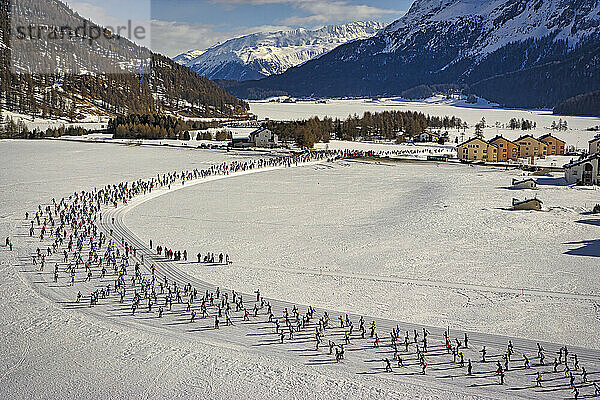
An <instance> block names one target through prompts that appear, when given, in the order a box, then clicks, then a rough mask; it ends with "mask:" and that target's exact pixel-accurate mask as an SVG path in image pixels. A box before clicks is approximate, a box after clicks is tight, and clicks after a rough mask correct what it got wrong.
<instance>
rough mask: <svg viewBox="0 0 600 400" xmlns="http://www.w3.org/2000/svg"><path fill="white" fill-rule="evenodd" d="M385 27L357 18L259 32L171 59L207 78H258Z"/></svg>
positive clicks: (368, 35)
mask: <svg viewBox="0 0 600 400" xmlns="http://www.w3.org/2000/svg"><path fill="white" fill-rule="evenodd" d="M384 26H385V25H384V24H382V23H380V22H375V21H357V22H352V23H348V24H342V25H328V26H324V27H322V28H319V29H314V30H309V29H305V28H298V29H293V30H289V31H276V32H259V33H253V34H250V35H245V36H241V37H237V38H233V39H229V40H227V41H225V42H224V43H220V44H217V45H214V46H212V47H210V48H208V49H206V50H191V51H189V52H186V53H183V54H180V55H178V56H177V57H175V58H174V60H175V61H176V62H179V63H180V64H183V65H185V66H187V67H188V68H190V69H191V70H193V71H194V72H196V73H198V74H199V75H202V76H206V77H208V78H209V79H230V80H238V81H244V80H253V79H260V78H264V77H266V76H271V75H274V74H280V73H283V72H285V71H286V70H287V69H289V68H291V67H294V66H297V65H301V64H303V63H305V62H306V61H309V60H311V59H314V58H317V57H319V56H321V55H322V54H324V53H326V52H328V51H330V50H332V49H334V48H335V47H337V46H339V45H341V44H344V43H348V42H349V41H353V40H357V39H364V38H366V37H370V36H373V35H375V34H376V33H377V32H378V31H379V30H381V29H383V28H384Z"/></svg>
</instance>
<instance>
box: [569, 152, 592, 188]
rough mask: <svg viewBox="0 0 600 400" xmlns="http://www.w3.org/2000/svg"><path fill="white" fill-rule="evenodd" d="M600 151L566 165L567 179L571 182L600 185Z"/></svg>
mask: <svg viewBox="0 0 600 400" xmlns="http://www.w3.org/2000/svg"><path fill="white" fill-rule="evenodd" d="M599 163H600V153H595V154H591V155H589V156H587V157H585V158H582V159H581V160H577V161H574V162H571V163H569V164H567V165H565V179H566V180H567V182H568V183H569V184H577V185H600V166H599V165H598V164H599Z"/></svg>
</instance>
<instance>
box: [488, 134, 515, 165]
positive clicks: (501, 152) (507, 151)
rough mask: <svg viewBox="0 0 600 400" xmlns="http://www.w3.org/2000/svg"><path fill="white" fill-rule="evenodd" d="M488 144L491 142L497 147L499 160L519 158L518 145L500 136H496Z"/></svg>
mask: <svg viewBox="0 0 600 400" xmlns="http://www.w3.org/2000/svg"><path fill="white" fill-rule="evenodd" d="M490 144H493V145H495V146H496V147H497V148H498V161H499V162H504V161H508V160H514V161H517V159H518V158H519V146H518V145H517V144H515V143H513V142H511V141H510V140H508V139H506V138H504V137H502V136H496V137H495V138H493V139H492V140H490Z"/></svg>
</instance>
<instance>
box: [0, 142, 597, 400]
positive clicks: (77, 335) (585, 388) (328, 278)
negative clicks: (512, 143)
mask: <svg viewBox="0 0 600 400" xmlns="http://www.w3.org/2000/svg"><path fill="white" fill-rule="evenodd" d="M0 154H2V155H3V159H4V160H5V163H3V165H2V166H1V167H0V187H2V191H1V192H0V204H1V205H2V207H1V208H0V231H1V232H3V233H4V232H6V234H5V235H3V236H11V238H12V239H13V242H14V244H15V249H14V251H13V252H9V251H8V249H6V248H4V247H1V248H0V309H1V311H2V312H1V313H0V318H1V319H2V324H0V335H1V337H2V344H3V345H2V347H1V348H0V352H1V353H0V363H1V364H0V395H2V396H3V397H4V398H103V397H107V398H231V399H238V398H239V399H247V398H265V399H267V398H268V399H271V398H303V399H304V398H323V399H330V398H439V399H446V398H452V399H455V398H456V399H460V398H518V397H520V398H565V397H569V396H570V389H568V379H566V378H564V377H563V374H562V373H561V374H558V373H557V374H553V373H552V372H551V371H552V367H551V366H546V367H540V366H538V365H537V360H534V356H535V352H536V350H535V342H536V341H540V342H542V343H543V346H544V347H545V348H546V361H547V363H550V362H551V361H552V360H553V358H554V353H555V352H556V351H557V349H558V347H559V345H557V344H551V343H560V344H561V345H562V344H568V345H570V346H571V345H572V346H576V347H573V348H571V353H577V354H578V355H579V356H580V362H581V364H582V365H583V366H585V367H586V369H587V370H588V374H589V379H590V380H591V381H594V380H597V379H598V371H600V364H599V354H600V353H599V352H598V348H599V347H598V332H600V329H599V326H598V307H599V306H598V302H599V301H600V299H599V293H598V291H597V288H598V283H599V282H598V279H599V278H598V274H597V271H596V270H595V269H596V268H597V260H598V258H597V257H598V255H599V254H600V251H599V249H598V243H597V239H596V238H597V232H598V231H597V229H598V224H599V223H600V222H599V220H598V218H596V217H594V216H592V215H587V214H586V211H587V210H589V209H590V208H591V206H592V205H593V203H594V202H597V201H598V195H597V194H598V192H597V191H592V190H589V189H575V188H570V187H566V186H563V185H562V182H561V179H559V178H557V177H542V178H540V180H539V183H540V189H539V190H537V191H536V192H535V193H534V192H531V191H529V192H526V193H523V192H514V191H512V190H509V189H506V188H505V186H506V185H508V182H509V181H510V178H511V177H512V176H516V174H517V172H514V171H505V170H498V169H492V168H474V167H463V166H450V165H445V164H439V165H419V164H398V165H375V164H366V163H360V162H337V163H333V164H328V163H320V164H317V165H310V166H304V167H298V168H292V169H278V170H272V171H265V172H260V173H251V174H247V175H245V176H231V177H228V178H226V179H218V180H212V181H210V182H205V183H201V184H198V185H195V186H186V187H184V188H183V189H181V190H177V191H173V192H172V193H168V194H166V191H165V195H164V196H157V194H161V193H153V194H152V195H151V196H149V197H147V198H140V199H137V200H135V201H134V202H133V203H132V204H130V205H129V206H127V207H121V208H118V209H116V210H111V211H107V214H106V217H105V221H109V218H110V217H112V216H114V217H115V219H116V226H115V228H114V229H115V230H116V234H117V235H122V236H124V237H126V238H128V240H130V241H131V242H132V243H134V241H136V240H137V239H136V236H138V237H139V238H140V242H139V244H138V243H136V247H138V248H139V249H140V251H141V252H143V254H145V256H146V257H147V260H151V259H152V260H153V261H154V262H155V264H156V265H157V266H158V267H157V268H158V269H159V271H160V273H164V274H165V275H168V276H169V277H170V279H177V280H178V281H179V283H180V284H181V285H183V284H185V283H187V282H191V283H193V284H194V286H196V287H198V288H200V289H203V288H206V289H209V290H211V291H212V290H214V288H215V285H218V286H220V287H221V288H233V289H235V290H240V291H242V292H244V293H247V295H246V296H247V297H246V299H249V298H250V296H251V293H252V292H253V291H254V290H255V289H256V288H261V291H262V294H263V295H264V296H266V297H267V298H269V299H274V300H272V303H273V305H274V312H275V314H276V316H279V317H280V316H281V311H282V308H283V307H290V308H291V304H290V303H287V302H293V303H295V304H298V305H300V309H301V311H303V310H304V309H305V305H307V304H311V305H314V306H316V307H317V312H318V313H319V314H320V313H321V312H322V311H323V310H324V309H326V310H329V313H330V315H331V317H332V324H333V325H334V326H337V321H336V318H337V316H338V315H339V313H338V312H337V311H339V312H345V311H347V312H350V313H351V318H352V319H353V320H354V321H355V324H356V321H357V319H358V314H364V315H365V316H366V320H367V322H368V323H369V322H370V321H371V320H372V319H375V320H376V321H377V325H378V332H379V333H380V337H381V339H382V347H381V348H379V349H373V348H372V340H370V339H369V340H361V339H358V338H356V337H353V338H352V341H351V344H349V345H348V346H347V357H346V360H345V361H344V362H343V363H341V364H336V363H335V362H334V360H333V357H332V356H329V355H328V352H327V349H326V347H327V346H326V343H323V344H322V348H321V349H320V350H319V351H315V349H314V347H315V344H314V338H313V336H314V335H313V334H312V333H313V330H311V329H307V330H306V331H303V332H302V333H300V334H299V335H297V336H296V338H295V339H294V340H287V339H286V340H285V343H284V344H282V345H281V344H279V339H278V336H277V335H275V334H274V333H273V327H272V325H270V324H268V323H266V322H265V321H266V317H265V316H264V314H261V316H260V317H258V318H251V321H250V322H246V323H244V322H242V321H241V316H240V315H239V313H238V314H236V316H235V317H234V321H235V322H236V325H235V326H234V327H223V328H222V329H220V330H219V331H215V330H213V329H210V327H211V326H212V323H211V320H210V319H207V320H199V321H197V322H196V323H194V324H189V323H188V322H187V321H188V320H189V318H188V317H187V316H186V313H185V309H184V306H183V305H179V306H174V312H173V313H167V314H166V316H165V318H164V319H162V320H158V319H157V318H156V315H154V314H153V313H146V312H143V311H142V312H140V313H138V314H136V316H135V317H134V316H131V311H130V309H129V307H128V304H127V302H126V303H125V304H119V303H118V302H117V301H116V300H115V301H105V302H101V304H100V306H97V307H94V308H88V307H87V305H86V304H79V305H78V304H75V303H74V299H75V294H76V293H77V290H82V292H84V291H87V293H89V291H90V290H92V289H93V288H95V287H99V286H100V285H106V284H108V283H110V282H111V280H110V279H107V280H100V279H98V280H96V281H94V282H92V283H85V284H84V283H80V284H78V285H76V286H75V287H69V286H68V285H67V284H66V282H59V283H58V284H54V283H53V282H52V277H51V272H50V271H48V272H38V271H36V270H35V269H34V268H33V267H32V265H31V262H30V254H31V252H32V249H34V248H35V246H37V245H38V243H39V240H36V239H30V238H29V237H28V236H27V235H26V226H27V223H26V221H24V220H23V214H24V211H26V210H29V211H31V210H33V209H34V208H35V207H37V204H39V203H40V202H43V203H44V204H48V203H49V201H50V199H51V198H52V197H56V198H60V197H62V196H66V195H68V194H69V193H72V192H73V191H75V190H82V189H90V188H92V187H99V186H102V185H105V184H108V183H118V182H120V181H122V180H133V179H138V178H142V177H150V176H154V175H155V174H156V173H158V172H160V173H163V172H168V171H173V170H182V169H191V168H206V167H208V166H209V165H210V164H214V163H219V162H223V161H233V160H238V161H239V160H244V159H247V158H248V157H250V156H244V155H227V154H225V153H218V152H204V151H196V150H187V149H172V148H147V147H143V146H141V147H128V146H117V145H109V144H86V143H81V144H79V143H76V144H74V143H62V142H56V141H43V142H21V141H17V142H15V141H4V142H0ZM532 195H537V196H538V197H539V198H541V199H543V200H544V206H545V208H546V212H540V213H534V212H514V211H509V210H508V205H509V203H510V199H511V197H513V196H514V197H524V196H527V197H529V196H532ZM106 223H108V222H106ZM106 228H107V227H106ZM150 238H152V239H153V240H154V243H155V244H162V245H165V246H167V247H170V248H174V249H180V250H183V249H187V251H188V253H189V254H190V256H191V258H192V257H193V256H192V255H193V254H195V253H197V252H200V251H202V252H203V253H204V252H207V251H214V252H220V251H223V252H227V253H228V254H230V255H231V256H232V258H233V260H234V263H233V264H232V265H230V266H227V267H225V266H208V265H205V264H198V263H192V262H188V263H185V262H177V263H176V262H168V261H165V260H164V259H161V258H160V257H156V256H154V255H153V254H152V253H151V252H150V251H149V250H147V249H144V248H143V246H144V243H147V242H148V240H149V239H150ZM147 264H148V263H147ZM82 288H83V289H82ZM522 289H524V291H523V292H521V293H519V291H520V290H522ZM246 301H247V303H248V304H250V305H252V303H253V302H252V301H249V300H246ZM333 310H336V311H333ZM368 323H367V325H368ZM396 323H398V324H400V327H401V330H402V331H404V330H409V329H410V330H411V337H412V329H413V328H414V329H419V330H420V329H421V325H420V324H424V325H427V326H428V329H429V331H430V332H431V336H430V350H429V354H427V356H426V357H427V359H428V364H429V368H428V374H427V375H426V376H421V375H420V374H419V371H420V368H419V367H418V365H417V363H416V360H415V356H414V353H413V351H412V347H411V352H410V353H402V352H401V354H400V355H401V356H402V357H403V358H404V360H405V363H406V364H407V366H406V367H404V368H396V366H395V363H394V364H393V365H394V372H393V373H391V374H387V373H384V372H383V366H384V364H383V361H382V360H383V359H384V358H386V357H387V358H391V357H392V354H393V353H392V351H391V349H390V348H389V334H388V332H389V331H390V330H391V329H392V327H394V326H395V325H396ZM447 326H450V335H451V338H454V337H458V338H462V334H463V330H468V331H470V332H471V333H470V338H471V346H470V349H464V350H463V351H464V353H465V357H466V358H470V359H472V360H473V363H474V373H475V375H474V376H473V377H466V376H465V368H460V367H459V366H458V365H457V364H455V363H453V362H452V356H451V355H446V354H445V351H444V350H443V349H442V343H443V341H442V332H443V330H444V329H445V328H446V327H447ZM328 332H329V333H328V336H326V339H330V340H335V341H336V342H337V343H341V342H342V341H343V334H344V332H343V330H341V329H335V330H330V331H328ZM478 332H480V333H478ZM355 335H356V333H355ZM367 337H368V334H367ZM511 337H513V342H514V343H515V348H516V350H517V355H516V358H515V359H514V360H513V364H512V366H513V369H515V370H514V371H513V370H511V372H509V373H507V383H508V384H507V385H506V386H499V385H497V382H498V380H497V377H496V376H495V374H494V372H493V371H494V370H495V360H496V356H497V355H499V354H501V353H502V352H503V351H505V347H506V343H507V341H508V340H509V338H511ZM550 342H551V343H550ZM483 345H487V347H488V349H489V353H488V354H489V355H490V356H491V357H493V358H492V360H493V362H488V363H485V364H484V363H480V362H479V357H480V356H479V350H480V348H481V346H483ZM524 352H526V353H527V354H529V356H530V357H531V358H532V363H533V368H532V369H528V370H523V369H522V368H521V365H522V356H521V354H522V353H524ZM537 371H541V372H542V373H543V375H544V379H545V381H544V388H541V389H539V388H538V389H536V388H534V387H533V386H535V382H534V380H535V373H536V372H537ZM576 376H577V380H576V382H577V385H578V387H579V388H580V390H581V391H582V394H585V395H589V394H592V393H593V388H591V387H590V386H589V384H588V385H583V384H580V381H581V377H580V374H579V373H577V374H576Z"/></svg>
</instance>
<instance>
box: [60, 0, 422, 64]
mask: <svg viewBox="0 0 600 400" xmlns="http://www.w3.org/2000/svg"><path fill="white" fill-rule="evenodd" d="M66 2H67V3H68V4H69V5H70V6H71V7H72V8H73V9H75V10H76V11H77V12H79V13H80V14H81V15H82V16H85V17H87V18H90V19H91V20H93V21H94V22H97V23H99V24H103V25H110V26H115V25H118V24H120V23H123V22H126V21H127V20H133V21H138V23H139V24H143V25H146V24H148V23H147V22H146V23H145V24H144V23H143V22H141V21H143V20H146V21H148V20H150V19H151V20H152V23H151V30H150V33H151V37H150V36H148V37H147V41H145V42H143V43H141V44H143V45H150V46H151V47H152V50H154V51H157V52H159V53H161V54H164V55H167V56H170V57H173V56H176V55H177V54H180V53H182V52H184V51H187V50H192V49H205V48H207V47H210V46H212V45H214V44H217V43H219V42H223V41H225V40H227V39H230V38H232V37H235V36H240V35H244V34H248V33H254V32H260V31H275V30H282V29H289V28H297V27H306V28H315V27H320V26H323V25H329V24H339V23H345V22H352V21H366V20H374V21H381V22H384V23H389V22H392V21H394V20H395V19H398V18H399V17H401V16H402V15H403V14H404V13H405V12H406V11H407V10H408V8H409V7H410V5H411V4H412V2H413V0H102V1H93V0H66ZM150 43H151V44H150Z"/></svg>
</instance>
